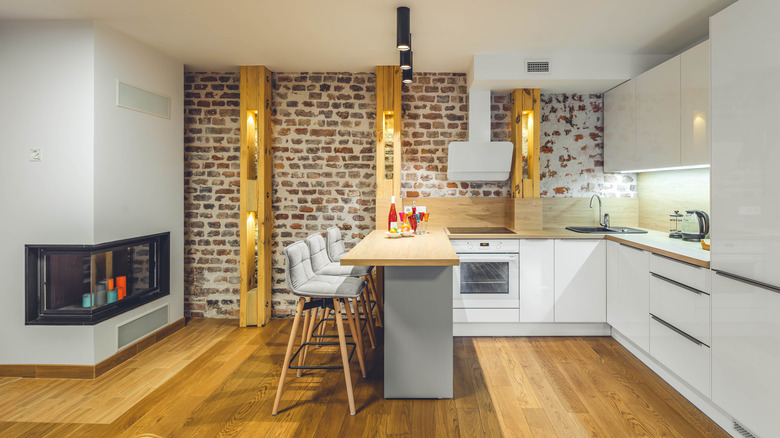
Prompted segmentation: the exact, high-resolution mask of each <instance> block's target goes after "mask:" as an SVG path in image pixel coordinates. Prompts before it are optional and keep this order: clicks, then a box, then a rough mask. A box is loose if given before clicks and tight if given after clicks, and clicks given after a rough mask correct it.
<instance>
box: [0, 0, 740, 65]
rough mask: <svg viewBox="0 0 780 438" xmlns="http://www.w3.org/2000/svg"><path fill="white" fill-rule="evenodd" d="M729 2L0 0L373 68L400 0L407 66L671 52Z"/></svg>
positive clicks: (187, 52)
mask: <svg viewBox="0 0 780 438" xmlns="http://www.w3.org/2000/svg"><path fill="white" fill-rule="evenodd" d="M734 1H735V0H417V1H412V0H407V1H405V2H399V1H384V0H276V1H269V0H221V1H219V0H122V1H118V0H0V19H91V20H99V21H101V22H103V23H105V24H107V25H108V26H110V27H113V28H115V29H117V30H119V31H122V32H124V33H126V34H128V35H130V36H132V37H134V38H136V39H138V40H140V41H143V42H145V43H147V44H149V45H151V46H153V47H156V48H158V49H160V50H161V51H163V52H165V53H167V54H169V55H171V56H173V57H175V58H178V59H180V60H181V61H183V62H184V63H185V64H186V65H187V66H188V68H189V69H224V68H235V67H236V66H238V65H254V64H261V65H266V66H268V67H269V68H270V69H271V70H274V71H370V70H373V68H374V66H376V65H385V64H387V65H389V64H396V63H398V52H397V51H396V50H395V47H394V46H395V8H396V7H397V6H404V5H405V6H409V8H410V9H411V17H412V18H411V21H412V23H411V25H412V35H413V49H414V63H415V70H416V71H453V72H466V71H467V70H468V68H469V66H470V64H471V59H472V56H473V55H474V54H480V53H510V52H527V51H530V52H534V53H540V52H551V53H554V52H561V51H566V52H593V53H615V54H668V55H672V54H676V53H678V52H679V51H681V50H682V49H683V48H685V47H687V46H690V45H691V44H693V43H695V42H697V41H699V40H701V39H703V38H704V37H706V35H707V23H708V17H709V16H711V15H713V14H714V13H716V12H718V11H720V10H721V9H723V8H724V7H726V6H728V5H729V4H731V3H733V2H734ZM0 25H2V24H1V23H0Z"/></svg>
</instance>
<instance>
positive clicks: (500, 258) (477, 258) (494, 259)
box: [458, 254, 517, 263]
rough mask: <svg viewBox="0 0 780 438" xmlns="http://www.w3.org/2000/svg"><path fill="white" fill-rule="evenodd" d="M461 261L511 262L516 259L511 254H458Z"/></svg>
mask: <svg viewBox="0 0 780 438" xmlns="http://www.w3.org/2000/svg"><path fill="white" fill-rule="evenodd" d="M458 258H459V259H460V262H461V263H512V262H514V261H517V256H516V255H514V254H512V255H504V256H501V255H490V256H472V255H466V256H463V255H461V256H459V257H458Z"/></svg>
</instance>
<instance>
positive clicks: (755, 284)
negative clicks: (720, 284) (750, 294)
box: [715, 271, 780, 294]
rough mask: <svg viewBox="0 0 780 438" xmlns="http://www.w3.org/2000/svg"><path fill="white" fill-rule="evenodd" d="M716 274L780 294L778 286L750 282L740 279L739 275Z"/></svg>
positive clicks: (718, 272) (717, 272)
mask: <svg viewBox="0 0 780 438" xmlns="http://www.w3.org/2000/svg"><path fill="white" fill-rule="evenodd" d="M715 273H716V274H718V275H720V276H722V277H726V278H728V279H730V280H734V281H739V282H740V283H745V284H749V285H751V286H755V287H760V288H761V289H766V290H768V291H770V292H774V293H778V294H780V288H779V287H777V286H772V285H771V284H766V283H761V282H760V281H753V280H748V279H747V278H745V277H740V276H739V275H734V274H729V273H728V272H723V271H715Z"/></svg>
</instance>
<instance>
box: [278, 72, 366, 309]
mask: <svg viewBox="0 0 780 438" xmlns="http://www.w3.org/2000/svg"><path fill="white" fill-rule="evenodd" d="M273 76H274V95H273V108H274V112H275V114H274V116H273V145H274V148H273V153H274V173H273V180H274V182H273V187H274V190H273V211H274V233H273V235H272V239H273V248H274V250H273V283H274V284H273V296H272V306H273V314H274V316H288V315H290V314H292V313H293V311H294V305H295V298H294V297H293V296H292V295H290V294H289V292H288V291H287V289H286V285H285V272H284V265H285V260H284V254H283V252H282V249H283V248H284V247H285V246H286V245H289V244H290V243H292V242H295V241H296V240H300V239H303V238H305V237H306V236H308V235H309V234H311V233H315V232H318V231H325V229H327V228H328V227H331V226H333V225H336V226H338V227H340V228H341V229H342V230H343V231H344V243H345V246H346V247H347V248H350V247H352V246H354V245H355V244H356V243H357V242H358V241H360V239H362V238H363V237H365V236H366V235H367V234H368V233H369V232H370V231H371V230H373V229H374V222H375V218H374V216H375V211H376V208H375V205H374V198H375V196H376V165H375V160H376V155H375V153H376V151H375V150H376V147H375V146H376V138H375V136H376V134H375V122H374V118H375V114H376V76H375V74H374V73H274V75H273Z"/></svg>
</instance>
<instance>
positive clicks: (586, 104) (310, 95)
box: [185, 72, 636, 317]
mask: <svg viewBox="0 0 780 438" xmlns="http://www.w3.org/2000/svg"><path fill="white" fill-rule="evenodd" d="M273 80H274V95H273V110H274V114H273V117H272V122H273V142H274V143H273V147H274V163H273V168H274V175H273V180H274V183H273V184H274V189H273V203H272V205H273V213H274V233H273V236H272V239H273V251H274V253H273V256H272V263H273V297H272V305H273V308H274V310H273V312H274V316H287V315H290V314H291V313H292V311H293V303H294V298H293V297H292V296H291V295H290V294H289V292H288V291H287V290H286V287H285V276H284V256H283V253H282V248H283V247H284V246H286V245H288V244H290V243H292V242H294V241H296V240H300V239H303V238H305V237H306V236H308V235H309V234H311V233H313V232H317V231H324V230H325V229H326V228H327V227H329V226H332V225H337V226H339V227H340V228H341V229H342V230H344V237H345V243H346V246H347V247H348V248H349V247H351V246H353V245H354V244H355V243H356V242H358V241H359V240H360V239H361V238H363V237H364V236H365V235H366V234H367V233H368V232H369V231H370V230H372V229H373V224H374V221H375V218H374V216H375V205H374V197H375V193H376V178H375V173H376V168H375V163H374V162H375V138H374V136H375V128H374V117H375V111H376V103H375V99H376V92H375V75H374V73H274V75H273ZM238 84H239V76H238V74H237V73H233V72H228V73H187V74H186V76H185V112H186V114H185V117H186V118H185V314H186V315H187V316H194V317H199V316H206V317H236V316H237V314H238V297H239V289H238V283H239V277H238V255H239V254H238V252H239V241H238V221H239V211H238V210H239V208H238V206H239V193H238V184H239V154H240V151H239V142H240V131H239V123H240V121H239V116H240V115H239V109H238V108H239V95H238ZM403 91H404V96H403V111H404V114H403V126H404V131H403V132H404V134H403V138H402V144H403V146H402V154H403V166H402V195H403V196H408V197H414V196H420V197H427V196H436V197H438V196H508V195H509V187H508V186H509V184H508V183H461V182H458V183H456V182H451V181H447V178H446V171H447V145H448V144H449V142H450V141H454V140H461V141H462V140H465V139H466V138H467V137H468V91H467V89H466V75H465V74H460V73H417V74H416V75H415V82H414V83H413V84H411V85H404V87H403ZM510 107H511V103H510V99H509V95H508V94H494V95H493V96H492V106H491V121H492V126H491V129H492V139H493V140H496V141H497V140H501V141H504V140H508V139H509V114H510ZM601 111H602V110H601V96H600V95H591V96H582V95H560V94H551V95H542V113H543V118H542V122H541V125H542V134H541V135H542V148H543V151H542V160H543V162H542V171H543V174H542V183H541V189H542V193H543V195H542V196H586V195H589V194H590V193H591V192H592V191H593V190H599V193H601V194H604V195H608V196H635V192H636V186H635V183H634V181H635V176H634V175H604V174H603V173H602V169H601V167H602V158H601V157H602V155H601V154H602V143H601V132H602V130H603V127H602V126H603V125H602V117H601Z"/></svg>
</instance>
